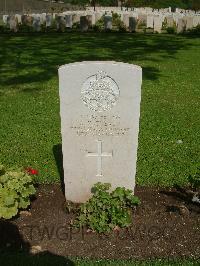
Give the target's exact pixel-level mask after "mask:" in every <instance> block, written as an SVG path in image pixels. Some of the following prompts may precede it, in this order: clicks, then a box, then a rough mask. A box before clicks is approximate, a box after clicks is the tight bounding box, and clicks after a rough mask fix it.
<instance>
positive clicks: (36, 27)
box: [33, 15, 41, 31]
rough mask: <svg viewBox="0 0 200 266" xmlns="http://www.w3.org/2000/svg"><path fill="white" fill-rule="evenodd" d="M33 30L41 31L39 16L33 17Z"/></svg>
mask: <svg viewBox="0 0 200 266" xmlns="http://www.w3.org/2000/svg"><path fill="white" fill-rule="evenodd" d="M33 29H34V30H35V31H40V30H41V19H40V16H39V15H35V16H34V17H33Z"/></svg>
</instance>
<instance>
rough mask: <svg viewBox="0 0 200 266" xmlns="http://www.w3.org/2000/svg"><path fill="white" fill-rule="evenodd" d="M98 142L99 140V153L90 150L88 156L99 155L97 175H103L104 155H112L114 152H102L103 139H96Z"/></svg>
mask: <svg viewBox="0 0 200 266" xmlns="http://www.w3.org/2000/svg"><path fill="white" fill-rule="evenodd" d="M96 142H97V153H93V152H88V153H87V154H86V156H87V157H97V175H96V176H103V175H102V157H112V156H113V153H112V152H111V153H108V152H102V141H101V140H96Z"/></svg>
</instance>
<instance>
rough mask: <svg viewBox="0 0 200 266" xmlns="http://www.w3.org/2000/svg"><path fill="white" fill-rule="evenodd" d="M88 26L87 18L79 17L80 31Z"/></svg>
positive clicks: (85, 29)
mask: <svg viewBox="0 0 200 266" xmlns="http://www.w3.org/2000/svg"><path fill="white" fill-rule="evenodd" d="M88 28H89V23H88V19H87V17H86V16H81V17H80V29H81V31H87V30H88Z"/></svg>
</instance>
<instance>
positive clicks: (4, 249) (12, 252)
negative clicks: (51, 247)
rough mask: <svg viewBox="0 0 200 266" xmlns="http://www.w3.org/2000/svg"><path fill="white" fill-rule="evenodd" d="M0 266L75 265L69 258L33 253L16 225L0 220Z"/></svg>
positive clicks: (47, 253) (48, 253)
mask: <svg viewBox="0 0 200 266" xmlns="http://www.w3.org/2000/svg"><path fill="white" fill-rule="evenodd" d="M0 236H1V239H0V253H1V256H0V265H1V266H4V265H5V266H11V265H12V266H15V265H20V266H23V265H24V266H25V265H29V266H31V265H38V266H40V265H41V266H43V265H47V266H50V265H52V266H53V265H63V266H64V265H68V266H73V265H75V264H74V262H72V261H71V260H69V259H68V258H65V257H62V256H58V255H55V254H53V253H51V252H48V251H44V252H39V253H37V254H35V255H34V254H32V253H31V246H30V243H29V242H27V241H25V240H24V239H23V237H22V235H21V234H20V232H19V229H18V227H17V226H16V225H14V224H13V223H11V222H9V221H4V220H0Z"/></svg>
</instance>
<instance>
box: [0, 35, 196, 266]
mask: <svg viewBox="0 0 200 266" xmlns="http://www.w3.org/2000/svg"><path fill="white" fill-rule="evenodd" d="M84 60H85V61H86V60H90V61H93V60H113V61H122V62H127V63H133V64H137V65H140V66H141V67H142V68H143V85H142V102H141V117H140V134H139V149H138V161H137V175H136V182H137V186H136V195H138V196H139V197H140V199H141V202H142V203H141V205H140V206H139V207H138V209H137V210H136V212H134V213H133V226H132V227H131V230H129V231H127V230H124V229H123V230H120V231H116V232H113V233H112V234H110V235H101V236H98V235H97V234H95V233H93V232H87V231H81V230H80V231H79V232H78V231H73V230H72V231H69V230H70V229H69V230H68V229H67V231H66V228H68V227H66V225H68V226H69V224H70V220H71V219H72V218H73V217H72V216H73V214H68V213H67V212H66V211H65V210H64V195H63V193H62V189H61V188H60V183H62V180H63V174H62V156H61V136H60V118H59V96H58V74H57V69H58V67H59V66H60V65H63V64H67V63H71V62H76V61H84ZM199 62H200V39H199V38H195V36H175V35H148V34H147V35H144V34H135V35H134V34H129V33H121V34H120V33H85V34H77V33H66V34H53V33H52V34H32V35H31V36H29V35H26V34H17V35H12V34H2V35H0V65H1V67H0V112H1V119H0V120H1V127H0V140H1V146H0V161H1V163H2V164H4V165H5V166H8V167H21V166H22V167H29V166H31V167H33V168H35V169H37V170H38V171H39V175H38V177H37V180H36V181H37V182H38V183H39V186H38V190H37V195H36V199H35V200H34V201H33V202H32V205H31V208H30V213H29V215H27V214H21V215H20V216H19V217H17V218H16V219H13V220H11V221H10V222H6V224H5V226H4V227H2V226H1V228H4V230H3V231H4V232H11V239H10V241H9V233H7V234H6V239H5V241H6V243H8V246H7V249H8V250H13V249H14V250H16V249H21V246H23V247H24V249H25V250H30V249H31V248H32V247H33V246H35V247H36V249H37V246H39V247H38V248H39V250H38V251H41V257H39V256H38V255H37V256H36V255H35V256H34V255H32V258H30V256H28V255H24V253H20V252H18V253H16V254H15V253H9V252H8V251H5V253H3V254H4V255H3V256H2V257H1V259H0V263H1V260H2V263H3V261H6V260H7V261H6V263H8V262H9V259H10V260H11V259H12V263H11V262H10V265H11V264H12V265H14V263H13V258H15V260H17V261H16V263H17V262H19V261H20V260H21V258H22V254H23V255H24V256H23V258H25V260H27V261H30V260H32V259H34V260H35V263H39V261H45V260H46V259H48V258H50V257H51V261H52V262H53V261H54V262H55V263H57V264H58V263H60V264H59V265H62V264H61V263H63V262H64V261H63V260H65V262H66V260H68V259H64V256H72V257H74V256H79V257H86V258H98V259H103V258H109V259H130V258H131V259H136V260H141V259H142V260H146V262H141V263H144V265H146V264H147V265H149V262H147V260H148V259H149V258H160V259H163V260H161V261H160V260H158V261H156V262H154V264H153V265H157V264H158V265H169V262H165V259H166V258H173V259H178V261H177V262H172V263H173V264H175V263H177V265H179V263H180V264H181V265H184V263H186V264H185V265H190V264H191V265H198V263H199V262H198V261H196V262H195V261H193V259H197V258H198V257H199V254H200V239H199V223H200V218H199V213H200V210H199V206H198V205H195V204H193V203H191V202H190V201H189V200H188V198H187V197H185V194H184V193H182V192H181V191H177V190H176V188H174V186H175V185H177V184H178V185H179V186H182V187H183V186H187V185H188V183H187V177H188V176H189V175H190V174H191V175H193V174H194V173H195V171H196V169H197V167H198V166H199V158H200V108H199V107H200V91H199V81H200V74H199V67H200V63H199ZM77 167H78V165H77ZM47 183H48V184H47ZM56 183H57V184H56ZM177 206H178V207H177ZM180 206H181V207H180ZM2 224H3V225H4V222H3V223H2ZM45 226H46V227H45ZM63 226H64V227H63ZM45 228H46V229H47V230H50V231H48V232H50V235H48V232H46V233H45V234H44V235H43V233H42V232H43V230H46V229H45ZM30 229H31V230H30ZM1 230H2V229H1ZM6 230H7V231H6ZM31 232H32V235H31ZM13 234H14V235H15V236H16V237H15V238H14V239H13V237H12V236H13ZM22 236H23V239H22ZM4 244H5V243H4ZM40 248H41V250H40ZM45 252H46V253H45ZM42 254H43V255H42ZM53 254H56V255H53ZM5 258H7V259H5ZM180 259H181V260H183V259H187V260H186V261H185V262H184V261H181V262H180V261H179V260H180ZM2 263H1V265H3V264H2ZM41 263H42V262H41ZM73 263H75V262H73V259H72V260H71V259H69V261H68V264H69V265H75V264H73ZM76 263H77V264H78V263H79V264H80V265H84V263H86V262H85V260H84V259H83V260H78V261H76ZM87 263H91V265H95V263H97V262H89V261H88V262H87ZM100 263H102V265H106V263H110V264H108V265H112V263H114V264H113V265H117V264H116V263H118V264H119V265H123V263H124V264H125V263H127V264H125V265H129V264H128V263H130V265H132V264H131V262H125V261H119V262H112V260H110V261H109V262H108V261H107V262H106V261H101V260H100V261H99V262H98V263H97V265H101V264H100ZM138 263H140V262H138ZM156 263H157V264H156ZM196 263H197V264H196ZM79 264H78V265H79ZM7 265H9V264H7ZM16 265H17V264H16ZM19 265H23V264H22V263H21V264H19ZM29 265H31V264H29ZM41 265H42V264H41ZM175 265H176V264H175Z"/></svg>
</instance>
